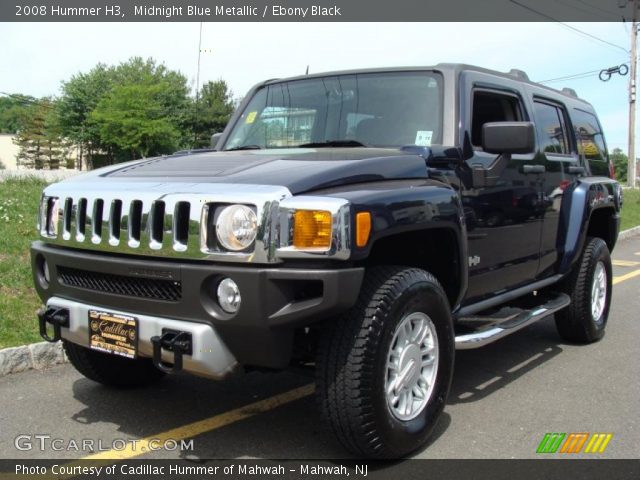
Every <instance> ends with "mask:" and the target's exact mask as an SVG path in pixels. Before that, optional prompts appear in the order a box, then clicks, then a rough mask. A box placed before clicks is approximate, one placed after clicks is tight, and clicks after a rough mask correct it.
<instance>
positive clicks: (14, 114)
mask: <svg viewBox="0 0 640 480" xmlns="http://www.w3.org/2000/svg"><path fill="white" fill-rule="evenodd" d="M34 101H35V99H34V98H33V97H30V96H28V95H21V94H15V95H11V96H6V97H0V133H16V132H17V131H18V130H19V129H20V127H21V125H22V123H21V122H22V120H23V119H24V116H25V110H26V109H27V108H28V106H29V105H31V104H32V103H33V102H34Z"/></svg>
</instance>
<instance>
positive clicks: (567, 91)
mask: <svg viewBox="0 0 640 480" xmlns="http://www.w3.org/2000/svg"><path fill="white" fill-rule="evenodd" d="M562 93H564V94H566V95H569V96H570V97H573V98H578V94H577V93H576V91H575V90H574V89H573V88H569V87H564V88H563V89H562Z"/></svg>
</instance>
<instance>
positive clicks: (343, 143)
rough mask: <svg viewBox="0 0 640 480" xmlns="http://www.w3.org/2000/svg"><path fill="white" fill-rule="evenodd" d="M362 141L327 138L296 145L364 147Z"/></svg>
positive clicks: (308, 146)
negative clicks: (322, 140)
mask: <svg viewBox="0 0 640 480" xmlns="http://www.w3.org/2000/svg"><path fill="white" fill-rule="evenodd" d="M366 146H367V145H365V144H364V143H362V142H359V141H357V140H327V141H325V142H312V143H303V144H302V145H298V147H301V148H305V147H307V148H323V147H327V148H331V147H366Z"/></svg>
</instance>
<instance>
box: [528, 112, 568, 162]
mask: <svg viewBox="0 0 640 480" xmlns="http://www.w3.org/2000/svg"><path fill="white" fill-rule="evenodd" d="M534 106H535V116H536V129H537V130H538V138H539V140H540V150H541V151H543V152H545V153H551V154H560V155H567V154H569V153H571V149H570V146H569V139H568V137H567V124H566V122H565V118H566V115H565V113H564V109H563V108H562V107H560V106H558V105H552V104H550V103H545V102H540V101H535V102H534Z"/></svg>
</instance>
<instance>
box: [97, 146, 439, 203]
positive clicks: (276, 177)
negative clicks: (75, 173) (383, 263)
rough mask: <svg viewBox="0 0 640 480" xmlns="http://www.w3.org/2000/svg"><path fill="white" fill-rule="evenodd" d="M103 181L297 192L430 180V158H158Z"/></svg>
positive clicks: (295, 152) (328, 152)
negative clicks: (248, 186) (277, 188)
mask: <svg viewBox="0 0 640 480" xmlns="http://www.w3.org/2000/svg"><path fill="white" fill-rule="evenodd" d="M96 173H97V174H99V176H100V177H101V178H103V179H114V180H130V181H135V180H140V181H143V180H144V181H149V180H155V181H162V182H171V181H175V182H192V181H193V182H199V183H232V184H253V185H279V186H284V187H287V188H288V189H289V191H291V193H292V194H294V195H295V194H299V193H303V192H308V191H312V190H317V189H320V188H328V187H334V186H339V185H347V184H351V183H362V182H372V181H382V180H398V179H408V178H425V177H426V176H427V168H426V163H425V160H424V159H423V158H422V157H420V156H418V155H412V154H407V153H405V152H402V151H400V150H397V149H377V148H321V149H312V148H291V149H277V150H276V149H270V150H248V151H236V152H206V153H192V154H185V155H172V156H168V157H158V158H153V159H148V160H141V161H138V162H133V163H128V164H126V165H124V166H122V165H121V166H116V167H115V168H113V167H111V168H109V169H106V171H105V170H103V171H96Z"/></svg>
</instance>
